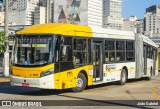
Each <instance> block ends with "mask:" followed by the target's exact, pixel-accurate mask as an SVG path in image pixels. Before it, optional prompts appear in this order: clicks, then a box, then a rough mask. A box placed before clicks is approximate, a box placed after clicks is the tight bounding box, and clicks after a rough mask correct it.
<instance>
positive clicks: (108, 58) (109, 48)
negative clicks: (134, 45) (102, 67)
mask: <svg viewBox="0 0 160 109" xmlns="http://www.w3.org/2000/svg"><path fill="white" fill-rule="evenodd" d="M113 61H115V41H114V40H106V41H105V62H106V63H107V62H113Z"/></svg>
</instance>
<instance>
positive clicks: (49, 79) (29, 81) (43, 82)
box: [10, 74, 55, 89]
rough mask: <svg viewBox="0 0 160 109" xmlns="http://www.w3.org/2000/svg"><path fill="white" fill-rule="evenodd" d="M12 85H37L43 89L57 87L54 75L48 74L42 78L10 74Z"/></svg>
mask: <svg viewBox="0 0 160 109" xmlns="http://www.w3.org/2000/svg"><path fill="white" fill-rule="evenodd" d="M10 79H11V85H12V86H24V87H36V88H42V89H55V87H54V75H53V74H51V75H48V76H45V77H41V78H24V77H17V76H10Z"/></svg>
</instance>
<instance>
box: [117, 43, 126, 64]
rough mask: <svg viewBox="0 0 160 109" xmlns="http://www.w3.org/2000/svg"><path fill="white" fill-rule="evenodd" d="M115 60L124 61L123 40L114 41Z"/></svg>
mask: <svg viewBox="0 0 160 109" xmlns="http://www.w3.org/2000/svg"><path fill="white" fill-rule="evenodd" d="M116 61H125V43H124V41H116Z"/></svg>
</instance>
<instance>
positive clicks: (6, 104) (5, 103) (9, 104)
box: [2, 101, 12, 106]
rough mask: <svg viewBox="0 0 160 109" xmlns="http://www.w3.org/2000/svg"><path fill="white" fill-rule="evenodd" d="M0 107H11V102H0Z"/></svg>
mask: <svg viewBox="0 0 160 109" xmlns="http://www.w3.org/2000/svg"><path fill="white" fill-rule="evenodd" d="M2 106H12V103H11V101H2Z"/></svg>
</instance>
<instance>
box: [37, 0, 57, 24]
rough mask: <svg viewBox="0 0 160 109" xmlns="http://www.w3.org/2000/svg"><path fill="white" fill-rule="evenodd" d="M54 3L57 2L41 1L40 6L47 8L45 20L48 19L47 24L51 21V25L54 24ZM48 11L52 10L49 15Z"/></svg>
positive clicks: (52, 0) (50, 0) (51, 0)
mask: <svg viewBox="0 0 160 109" xmlns="http://www.w3.org/2000/svg"><path fill="white" fill-rule="evenodd" d="M54 1H55V0H39V6H41V7H45V9H46V10H45V11H46V13H45V18H46V20H45V22H46V23H47V22H48V21H47V20H49V22H50V23H53V22H54ZM47 2H49V3H48V8H47ZM48 10H50V11H49V13H48ZM48 14H49V16H48ZM48 17H49V19H47V18H48Z"/></svg>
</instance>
